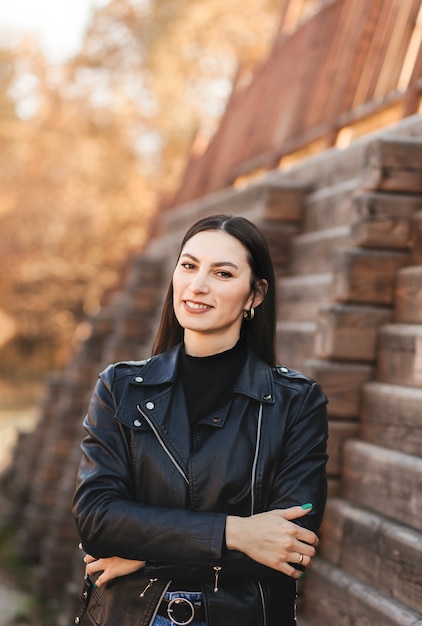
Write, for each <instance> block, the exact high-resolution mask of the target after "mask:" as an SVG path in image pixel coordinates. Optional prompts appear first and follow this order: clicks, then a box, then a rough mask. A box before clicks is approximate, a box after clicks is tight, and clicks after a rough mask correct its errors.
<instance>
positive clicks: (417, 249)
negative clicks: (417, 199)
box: [410, 211, 422, 265]
mask: <svg viewBox="0 0 422 626" xmlns="http://www.w3.org/2000/svg"><path fill="white" fill-rule="evenodd" d="M410 247H411V254H410V257H411V260H412V265H422V211H418V213H416V214H415V215H414V216H413V218H412V223H411V226H410Z"/></svg>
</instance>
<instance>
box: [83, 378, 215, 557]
mask: <svg viewBox="0 0 422 626" xmlns="http://www.w3.org/2000/svg"><path fill="white" fill-rule="evenodd" d="M112 377H113V369H112V368H109V370H107V371H106V373H105V374H104V375H103V376H101V377H100V379H99V381H98V382H97V385H96V387H95V390H94V393H93V395H92V398H91V401H90V405H89V411H88V414H87V416H86V418H85V420H84V427H85V429H86V432H87V434H86V437H85V439H84V440H83V442H82V460H81V463H80V467H79V473H78V478H77V486H76V491H75V494H74V498H73V514H74V518H75V521H76V526H77V529H78V532H79V535H80V537H81V541H82V545H83V548H84V550H85V551H86V552H87V553H89V554H91V555H93V556H95V557H107V556H121V557H123V558H129V559H136V560H152V561H155V562H161V563H174V564H179V566H183V565H184V564H187V563H189V564H193V565H199V564H201V565H206V564H208V567H209V568H210V566H212V565H215V564H216V563H217V562H218V561H219V560H220V558H221V549H222V545H223V541H224V528H225V520H226V515H225V514H223V513H213V512H210V513H208V512H194V511H188V510H183V509H171V508H168V509H166V508H158V507H151V506H145V505H143V504H141V503H138V502H135V501H134V498H133V492H134V486H133V481H132V476H131V471H130V467H131V460H130V453H129V445H128V442H127V441H126V436H125V432H124V428H123V427H121V426H120V424H119V423H118V422H117V421H116V420H115V419H114V413H115V404H116V403H115V399H114V397H113V391H112V380H110V379H112ZM210 569H211V568H210Z"/></svg>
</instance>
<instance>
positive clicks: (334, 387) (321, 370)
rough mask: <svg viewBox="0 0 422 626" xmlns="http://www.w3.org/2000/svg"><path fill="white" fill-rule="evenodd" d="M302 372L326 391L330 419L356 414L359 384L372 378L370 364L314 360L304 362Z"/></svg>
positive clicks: (372, 371) (350, 416) (359, 397)
mask: <svg viewBox="0 0 422 626" xmlns="http://www.w3.org/2000/svg"><path fill="white" fill-rule="evenodd" d="M305 371H306V372H308V373H309V374H310V376H312V377H313V378H315V380H316V381H318V383H319V384H320V385H321V387H322V388H323V389H324V391H325V393H326V394H327V397H328V414H329V417H330V420H332V419H333V418H352V417H357V416H358V414H359V409H360V401H361V391H362V387H363V385H364V384H365V383H367V382H368V381H370V380H372V379H373V377H374V368H373V366H372V365H369V364H361V363H336V362H333V361H322V360H316V359H314V360H310V361H307V362H306V367H305Z"/></svg>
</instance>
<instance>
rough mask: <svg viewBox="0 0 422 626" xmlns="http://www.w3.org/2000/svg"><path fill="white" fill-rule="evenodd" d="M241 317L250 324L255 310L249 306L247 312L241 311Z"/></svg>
mask: <svg viewBox="0 0 422 626" xmlns="http://www.w3.org/2000/svg"><path fill="white" fill-rule="evenodd" d="M243 317H244V318H245V320H246V321H248V322H251V321H252V320H253V318H254V317H255V309H254V308H253V306H251V308H250V310H249V311H243Z"/></svg>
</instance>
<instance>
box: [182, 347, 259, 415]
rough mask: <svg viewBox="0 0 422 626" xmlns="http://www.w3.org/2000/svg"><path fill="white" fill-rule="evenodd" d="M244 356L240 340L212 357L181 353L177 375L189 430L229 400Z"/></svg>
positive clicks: (244, 351)
mask: <svg viewBox="0 0 422 626" xmlns="http://www.w3.org/2000/svg"><path fill="white" fill-rule="evenodd" d="M246 352H247V347H246V343H245V341H242V340H240V341H238V342H237V344H236V345H235V346H234V347H233V348H231V349H230V350H226V351H225V352H220V353H218V354H213V355H211V356H204V357H196V356H190V355H188V354H186V352H185V351H184V350H183V351H182V353H181V357H180V366H179V367H180V369H179V372H180V379H181V381H182V386H183V392H184V394H185V399H186V405H187V409H188V415H189V421H190V423H191V426H192V427H193V426H195V424H197V423H198V422H199V421H200V420H201V419H202V418H203V417H205V416H207V415H210V413H212V412H213V411H215V410H216V409H218V408H220V407H221V406H223V405H224V404H225V403H226V402H227V401H228V400H229V399H230V398H231V394H232V392H233V386H234V383H235V382H236V379H237V377H238V375H239V373H240V370H241V367H242V364H243V363H244V361H245V358H246Z"/></svg>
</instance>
